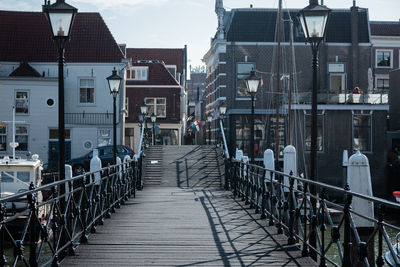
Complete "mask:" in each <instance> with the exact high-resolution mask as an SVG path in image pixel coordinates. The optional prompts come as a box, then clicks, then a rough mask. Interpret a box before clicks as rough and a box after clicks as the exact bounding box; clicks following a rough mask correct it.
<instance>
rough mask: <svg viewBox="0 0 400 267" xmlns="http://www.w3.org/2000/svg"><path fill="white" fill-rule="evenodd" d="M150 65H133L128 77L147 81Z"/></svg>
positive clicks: (128, 71)
mask: <svg viewBox="0 0 400 267" xmlns="http://www.w3.org/2000/svg"><path fill="white" fill-rule="evenodd" d="M148 72H149V67H132V68H131V69H130V70H127V74H126V75H127V77H126V78H127V79H128V80H136V81H147V80H148Z"/></svg>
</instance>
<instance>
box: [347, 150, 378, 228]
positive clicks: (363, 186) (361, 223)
mask: <svg viewBox="0 0 400 267" xmlns="http://www.w3.org/2000/svg"><path fill="white" fill-rule="evenodd" d="M347 183H348V184H349V186H350V190H351V191H352V192H356V193H359V194H363V195H367V196H372V183H371V173H370V169H369V162H368V158H367V157H366V156H365V155H363V154H361V153H360V151H357V152H356V154H354V155H353V156H351V157H350V159H349V165H348V168H347ZM352 210H354V211H355V212H357V213H359V214H362V215H364V216H366V217H369V218H374V204H373V202H372V201H368V200H364V199H360V198H358V197H353V202H352ZM352 216H353V219H354V223H355V225H356V227H357V228H359V227H373V226H374V223H373V222H371V221H368V220H366V219H364V218H361V217H360V216H357V215H354V214H353V215H352Z"/></svg>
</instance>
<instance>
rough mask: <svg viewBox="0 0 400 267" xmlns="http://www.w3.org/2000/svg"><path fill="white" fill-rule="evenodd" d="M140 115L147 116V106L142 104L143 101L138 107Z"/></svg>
mask: <svg viewBox="0 0 400 267" xmlns="http://www.w3.org/2000/svg"><path fill="white" fill-rule="evenodd" d="M140 113H141V114H142V115H143V116H146V114H147V105H146V104H145V103H144V101H143V103H142V105H140ZM143 119H144V117H143Z"/></svg>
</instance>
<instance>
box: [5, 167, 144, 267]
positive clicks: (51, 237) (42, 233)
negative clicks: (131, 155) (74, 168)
mask: <svg viewBox="0 0 400 267" xmlns="http://www.w3.org/2000/svg"><path fill="white" fill-rule="evenodd" d="M140 168H141V167H140V165H139V164H138V161H136V160H131V161H129V162H125V163H122V164H120V165H115V166H111V167H107V168H103V169H101V170H100V171H97V172H90V173H86V174H83V175H80V176H77V177H73V178H71V179H68V180H65V181H57V182H53V183H50V184H47V185H44V186H41V187H38V188H35V187H34V185H33V184H31V185H30V187H29V190H28V191H26V192H22V193H17V194H14V195H12V196H9V197H5V198H1V199H0V225H1V228H0V266H6V265H7V266H8V265H10V266H16V265H18V266H59V263H60V261H61V260H62V259H63V258H64V257H65V256H66V255H74V251H75V248H76V247H77V246H78V245H79V244H81V243H87V242H88V235H89V233H95V232H96V226H97V225H102V224H103V223H104V219H106V218H110V217H111V214H112V213H114V212H115V209H116V208H120V207H121V205H124V204H125V202H126V201H127V200H128V198H129V197H131V196H133V197H134V196H135V194H136V190H135V188H136V185H137V181H138V180H140V175H141V170H140ZM62 184H65V187H66V190H65V194H63V195H60V193H59V189H60V187H61V185H62Z"/></svg>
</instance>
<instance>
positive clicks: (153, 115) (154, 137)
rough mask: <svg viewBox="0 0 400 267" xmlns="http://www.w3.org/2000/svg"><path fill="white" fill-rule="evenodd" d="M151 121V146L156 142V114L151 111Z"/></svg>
mask: <svg viewBox="0 0 400 267" xmlns="http://www.w3.org/2000/svg"><path fill="white" fill-rule="evenodd" d="M150 119H151V122H152V123H153V146H154V145H155V144H156V120H157V116H156V115H155V114H154V113H153V114H151V116H150Z"/></svg>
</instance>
